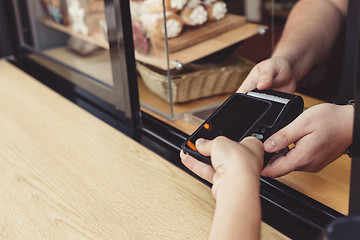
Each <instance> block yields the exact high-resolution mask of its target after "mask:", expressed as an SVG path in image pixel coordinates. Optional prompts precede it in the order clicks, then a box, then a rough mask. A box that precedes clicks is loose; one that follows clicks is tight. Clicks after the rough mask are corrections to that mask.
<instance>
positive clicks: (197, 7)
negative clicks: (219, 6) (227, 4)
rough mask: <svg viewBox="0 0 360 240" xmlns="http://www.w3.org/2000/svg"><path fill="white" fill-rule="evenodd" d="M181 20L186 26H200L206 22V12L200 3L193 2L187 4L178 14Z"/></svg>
mask: <svg viewBox="0 0 360 240" xmlns="http://www.w3.org/2000/svg"><path fill="white" fill-rule="evenodd" d="M180 16H181V19H182V20H183V21H184V23H185V24H186V25H188V26H200V25H202V24H204V23H205V22H207V20H208V12H207V10H206V9H205V7H204V5H203V4H201V3H200V1H197V0H193V1H190V2H188V4H187V5H186V6H185V8H184V9H183V10H182V11H181V13H180Z"/></svg>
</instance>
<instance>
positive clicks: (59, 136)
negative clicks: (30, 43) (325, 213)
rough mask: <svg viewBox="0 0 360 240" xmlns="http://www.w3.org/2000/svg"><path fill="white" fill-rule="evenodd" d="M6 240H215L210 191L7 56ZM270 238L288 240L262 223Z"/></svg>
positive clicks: (0, 79) (2, 226)
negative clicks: (209, 239) (211, 237)
mask: <svg viewBox="0 0 360 240" xmlns="http://www.w3.org/2000/svg"><path fill="white" fill-rule="evenodd" d="M0 72H1V75H0V84H1V88H0V122H1V127H0V136H1V137H0V146H1V147H0V165H1V168H0V182H1V183H2V187H1V188H0V203H1V204H0V238H1V239H206V238H207V235H208V232H209V229H210V226H211V221H212V215H213V211H214V200H213V198H212V196H211V193H210V189H209V188H208V187H206V186H205V185H203V184H201V183H200V182H198V181H197V180H195V179H194V178H192V177H191V176H189V175H187V174H186V173H184V172H183V171H182V170H180V169H178V168H177V167H175V166H174V165H172V164H171V163H169V162H167V161H166V160H164V159H162V158H160V157H159V156H158V155H156V154H154V153H153V152H151V151H149V150H148V149H146V148H145V147H143V146H141V145H140V144H138V143H136V142H135V141H133V140H132V139H130V138H128V137H126V136H125V135H123V134H122V133H120V132H119V131H117V130H115V129H113V128H112V127H110V126H109V125H107V124H105V123H104V122H102V121H101V120H99V119H97V118H95V117H94V116H92V115H91V114H89V113H88V112H86V111H85V110H83V109H81V108H79V107H78V106H76V105H74V104H73V103H71V102H70V101H68V100H67V99H65V98H63V97H61V96H60V95H58V94H57V93H55V92H54V91H52V90H50V89H48V88H47V87H45V86H44V85H42V84H41V83H40V82H38V81H36V80H34V79H32V78H31V77H30V76H28V75H27V74H25V73H23V72H22V71H20V70H19V69H17V68H16V67H14V66H13V65H11V64H9V63H8V62H6V61H0ZM262 238H263V239H285V237H284V236H282V235H281V234H280V233H278V232H277V231H275V230H274V229H272V228H270V227H269V226H267V225H266V224H262Z"/></svg>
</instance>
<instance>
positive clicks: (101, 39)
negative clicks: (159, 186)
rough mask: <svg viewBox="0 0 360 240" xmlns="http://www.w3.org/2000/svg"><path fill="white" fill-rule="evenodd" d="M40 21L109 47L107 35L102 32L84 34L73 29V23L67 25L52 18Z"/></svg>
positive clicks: (98, 44)
mask: <svg viewBox="0 0 360 240" xmlns="http://www.w3.org/2000/svg"><path fill="white" fill-rule="evenodd" d="M40 22H41V23H43V24H44V25H46V26H48V27H50V28H53V29H56V30H58V31H60V32H64V33H67V34H69V35H71V36H73V37H77V38H79V39H81V40H84V41H86V42H89V43H92V44H94V45H96V46H99V47H101V48H104V49H109V43H108V41H107V40H106V39H105V35H104V33H102V32H95V33H92V34H91V35H83V34H80V33H76V32H74V31H73V30H72V29H71V25H68V26H65V25H62V24H59V23H56V22H54V21H53V20H51V19H50V18H42V19H40Z"/></svg>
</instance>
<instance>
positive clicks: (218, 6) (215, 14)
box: [204, 0, 227, 21]
mask: <svg viewBox="0 0 360 240" xmlns="http://www.w3.org/2000/svg"><path fill="white" fill-rule="evenodd" d="M204 4H205V7H206V10H207V12H208V19H209V21H216V20H220V19H223V18H224V17H225V15H226V13H227V7H226V3H224V2H223V1H214V0H206V1H204Z"/></svg>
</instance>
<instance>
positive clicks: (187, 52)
mask: <svg viewBox="0 0 360 240" xmlns="http://www.w3.org/2000/svg"><path fill="white" fill-rule="evenodd" d="M40 21H41V22H42V23H43V24H45V25H46V26H48V27H51V28H54V29H56V30H58V31H62V32H65V33H67V34H69V35H71V36H74V37H77V38H80V39H82V40H84V41H87V42H90V43H92V44H95V45H97V46H99V47H102V48H104V49H109V44H108V42H107V41H106V40H105V37H104V35H103V34H100V33H99V34H93V35H90V36H85V35H82V34H79V33H75V32H73V31H72V29H71V27H70V26H64V25H61V24H57V23H55V22H53V21H52V20H51V19H41V20H40ZM265 29H267V27H266V26H265V25H259V24H254V23H245V24H243V25H241V26H239V27H236V28H233V29H231V30H228V31H226V32H223V33H221V34H219V35H217V36H213V37H211V38H209V39H207V40H204V41H202V42H199V43H197V44H194V45H192V46H189V47H187V48H184V49H182V50H180V51H177V52H173V53H170V54H169V66H168V63H167V60H166V59H167V56H166V51H164V50H161V49H158V48H151V50H150V52H149V53H148V54H146V55H145V54H141V53H138V52H135V58H136V60H138V61H141V62H143V63H146V64H149V65H152V66H154V67H157V68H159V69H161V70H167V69H168V67H169V68H170V70H172V69H175V68H176V66H177V63H181V64H188V63H191V62H194V61H196V60H198V59H201V58H203V57H206V56H208V55H211V54H213V53H215V52H218V51H220V50H222V49H225V48H227V47H229V46H232V45H234V44H236V43H239V42H241V41H243V40H245V39H247V38H250V37H251V36H254V35H256V34H259V32H263V30H265Z"/></svg>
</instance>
